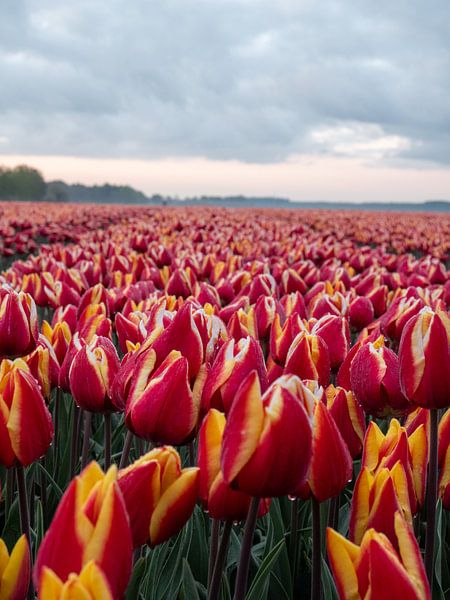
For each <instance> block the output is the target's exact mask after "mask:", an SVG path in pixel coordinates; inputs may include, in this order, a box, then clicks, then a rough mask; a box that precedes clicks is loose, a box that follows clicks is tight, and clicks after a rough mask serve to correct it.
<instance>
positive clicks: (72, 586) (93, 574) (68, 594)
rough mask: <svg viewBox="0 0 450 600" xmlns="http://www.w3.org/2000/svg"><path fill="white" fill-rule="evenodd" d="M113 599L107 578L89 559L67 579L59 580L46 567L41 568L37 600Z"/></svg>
mask: <svg viewBox="0 0 450 600" xmlns="http://www.w3.org/2000/svg"><path fill="white" fill-rule="evenodd" d="M71 598H74V599H75V598H76V599H78V598H79V599H80V600H84V599H86V600H88V599H89V600H114V598H115V597H114V596H113V594H112V591H111V587H110V585H109V583H108V579H107V578H106V576H105V574H104V573H103V571H102V569H101V568H100V567H99V566H98V564H97V563H96V562H95V561H93V560H91V561H90V562H88V563H87V564H86V566H84V567H83V569H82V570H81V573H79V574H76V573H70V574H69V576H68V578H67V580H66V581H63V580H61V579H60V578H59V577H58V575H56V573H54V572H53V571H52V570H51V569H49V568H48V567H44V568H43V569H42V576H41V580H40V586H39V592H38V599H39V600H68V599H71Z"/></svg>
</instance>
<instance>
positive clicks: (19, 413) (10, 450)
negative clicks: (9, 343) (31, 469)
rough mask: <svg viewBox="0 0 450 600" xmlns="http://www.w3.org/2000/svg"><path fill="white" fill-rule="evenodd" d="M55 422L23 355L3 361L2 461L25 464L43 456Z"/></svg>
mask: <svg viewBox="0 0 450 600" xmlns="http://www.w3.org/2000/svg"><path fill="white" fill-rule="evenodd" d="M52 439H53V423H52V418H51V415H50V413H49V411H48V408H47V407H46V405H45V400H44V398H43V396H42V392H41V390H40V388H39V384H38V382H37V381H36V379H35V378H34V377H33V376H32V375H31V373H30V371H29V368H28V367H27V365H26V363H24V362H23V361H22V360H21V359H17V360H16V361H14V362H11V361H7V360H4V361H2V363H1V365H0V464H2V465H4V466H5V467H11V466H13V465H14V464H15V463H19V464H21V465H23V466H27V465H30V464H31V463H32V462H34V461H35V460H37V459H38V458H40V457H41V456H43V455H44V454H45V453H46V452H47V450H48V449H49V447H50V444H51V441H52Z"/></svg>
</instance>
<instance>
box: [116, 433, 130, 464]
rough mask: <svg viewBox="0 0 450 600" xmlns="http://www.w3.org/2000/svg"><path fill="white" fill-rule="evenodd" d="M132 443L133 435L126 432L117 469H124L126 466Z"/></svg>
mask: <svg viewBox="0 0 450 600" xmlns="http://www.w3.org/2000/svg"><path fill="white" fill-rule="evenodd" d="M132 442H133V434H132V433H131V431H130V430H128V431H127V435H126V436H125V442H124V444H123V450H122V456H121V457H120V464H119V469H124V468H125V467H126V466H127V465H128V458H129V456H130V450H131V444H132Z"/></svg>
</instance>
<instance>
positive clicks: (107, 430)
mask: <svg viewBox="0 0 450 600" xmlns="http://www.w3.org/2000/svg"><path fill="white" fill-rule="evenodd" d="M104 420H105V473H106V471H107V470H108V469H109V467H110V466H111V413H105V415H104Z"/></svg>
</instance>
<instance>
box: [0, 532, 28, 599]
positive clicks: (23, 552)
mask: <svg viewBox="0 0 450 600" xmlns="http://www.w3.org/2000/svg"><path fill="white" fill-rule="evenodd" d="M30 574H31V567H30V547H29V544H28V540H27V538H26V536H25V535H23V536H22V537H21V538H19V539H18V540H17V542H16V545H15V546H14V548H13V550H12V552H11V555H10V554H9V552H8V548H7V547H6V544H5V542H4V541H3V540H2V539H0V598H1V599H2V600H25V598H26V597H27V593H28V588H29V585H30Z"/></svg>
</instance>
